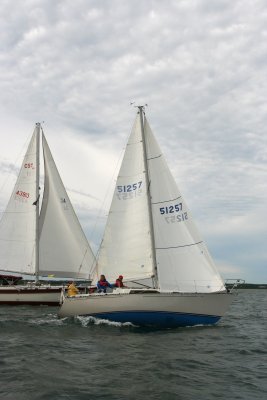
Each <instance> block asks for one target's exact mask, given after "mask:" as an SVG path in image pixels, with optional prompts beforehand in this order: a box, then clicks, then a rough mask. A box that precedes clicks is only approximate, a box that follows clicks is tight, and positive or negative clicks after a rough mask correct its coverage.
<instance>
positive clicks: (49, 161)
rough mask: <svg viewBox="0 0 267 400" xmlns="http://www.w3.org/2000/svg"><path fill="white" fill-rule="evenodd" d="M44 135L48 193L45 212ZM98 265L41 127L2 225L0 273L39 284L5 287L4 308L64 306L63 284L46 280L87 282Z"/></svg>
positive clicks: (0, 290) (0, 297) (0, 293)
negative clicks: (61, 302)
mask: <svg viewBox="0 0 267 400" xmlns="http://www.w3.org/2000/svg"><path fill="white" fill-rule="evenodd" d="M41 131H42V147H43V160H44V193H43V198H42V206H41V211H40V206H39V204H40V202H41V201H39V200H41V198H40V187H39V180H40V179H39V177H40V160H39V158H40V155H39V152H40V134H41ZM94 260H95V259H94V255H93V253H92V250H91V248H90V246H89V244H88V241H87V239H86V237H85V235H84V232H83V230H82V228H81V226H80V223H79V221H78V219H77V216H76V214H75V212H74V209H73V207H72V204H71V202H70V199H69V197H68V194H67V192H66V190H65V188H64V185H63V183H62V180H61V178H60V175H59V173H58V170H57V167H56V165H55V162H54V160H53V157H52V154H51V152H50V149H49V147H48V144H47V141H46V138H45V136H44V133H43V130H42V127H41V125H40V124H39V123H37V124H36V127H35V130H34V132H33V135H32V138H31V141H30V144H29V146H28V149H27V152H26V155H25V157H24V160H23V163H22V166H21V169H20V172H19V175H18V178H17V181H16V184H15V187H14V190H13V192H12V195H11V197H10V200H9V202H8V205H7V208H6V210H5V212H4V213H3V216H2V219H1V221H0V270H1V271H6V272H7V273H8V274H11V273H13V274H20V275H21V274H24V275H25V274H26V276H34V277H35V282H34V281H33V282H31V283H29V284H25V285H20V284H16V285H12V284H11V285H2V286H0V304H48V305H52V304H59V299H60V293H61V289H62V285H58V286H52V285H44V284H39V278H40V276H46V277H48V276H51V275H52V276H53V278H61V279H64V278H65V279H84V280H86V279H88V278H89V274H90V271H91V269H92V268H93V265H94ZM7 276H8V275H7ZM5 282H7V280H5ZM11 282H12V279H11Z"/></svg>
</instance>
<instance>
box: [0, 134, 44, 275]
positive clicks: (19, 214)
mask: <svg viewBox="0 0 267 400" xmlns="http://www.w3.org/2000/svg"><path fill="white" fill-rule="evenodd" d="M37 134H39V127H38V126H36V128H35V130H34V133H33V135H32V138H31V141H30V144H29V146H28V149H27V152H26V155H25V157H24V160H23V163H22V166H21V169H20V172H19V176H18V178H17V181H16V184H15V187H14V190H13V192H12V195H11V197H10V200H9V202H8V205H7V208H6V210H5V212H4V214H3V216H2V219H1V221H0V270H4V271H12V272H18V273H26V274H34V273H35V254H34V252H35V227H36V221H35V212H36V205H34V203H35V202H36V200H37V199H36V185H37V183H36V180H37V152H38V151H39V149H37Z"/></svg>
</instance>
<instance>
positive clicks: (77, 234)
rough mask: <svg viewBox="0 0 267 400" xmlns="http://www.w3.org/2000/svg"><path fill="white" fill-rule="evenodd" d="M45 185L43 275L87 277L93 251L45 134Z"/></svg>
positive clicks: (42, 212)
mask: <svg viewBox="0 0 267 400" xmlns="http://www.w3.org/2000/svg"><path fill="white" fill-rule="evenodd" d="M42 143H43V153H44V164H45V189H44V196H43V202H42V208H41V213H40V265H39V273H40V274H41V275H49V274H53V275H55V276H57V277H70V278H76V279H78V278H80V279H81V278H88V277H89V274H90V272H91V270H92V268H93V266H94V255H93V253H92V250H91V248H90V246H89V244H88V241H87V239H86V237H85V235H84V232H83V230H82V228H81V225H80V223H79V221H78V219H77V216H76V214H75V212H74V209H73V207H72V204H71V202H70V199H69V197H68V195H67V192H66V190H65V187H64V185H63V183H62V180H61V178H60V175H59V173H58V170H57V167H56V164H55V162H54V160H53V157H52V154H51V152H50V149H49V147H48V144H47V141H46V139H45V136H44V134H42Z"/></svg>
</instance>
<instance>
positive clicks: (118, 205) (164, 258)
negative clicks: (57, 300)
mask: <svg viewBox="0 0 267 400" xmlns="http://www.w3.org/2000/svg"><path fill="white" fill-rule="evenodd" d="M138 108H139V112H138V115H137V118H136V120H135V123H134V127H133V130H132V133H131V135H130V138H129V141H128V143H127V147H126V150H125V154H124V158H123V161H122V165H121V168H120V171H119V176H118V179H117V183H116V187H115V191H114V195H113V200H112V203H111V207H110V212H109V216H108V220H107V225H106V229H105V233H104V238H103V241H102V245H101V248H100V252H99V259H98V263H97V268H96V270H95V281H96V280H97V279H98V278H97V277H98V276H99V274H105V275H106V276H107V279H108V280H109V281H111V282H112V281H115V279H116V278H117V276H118V275H119V274H122V275H123V276H124V280H125V281H128V282H135V286H136V282H138V283H139V284H140V283H142V282H143V283H144V280H145V282H146V284H147V282H150V288H148V289H142V286H139V288H138V289H133V288H127V289H116V290H114V291H113V293H112V294H108V295H107V296H104V299H103V298H100V297H103V296H99V295H97V294H95V295H89V296H88V298H86V297H83V298H82V299H81V298H79V299H78V298H76V299H69V298H65V299H64V302H63V304H62V306H61V309H60V315H62V316H66V315H76V314H82V315H86V314H87V315H94V316H98V317H103V318H107V319H111V320H115V321H121V322H124V321H130V322H133V323H137V324H149V325H160V326H180V325H194V324H199V323H203V324H205V323H215V322H217V321H218V320H219V319H220V318H221V316H222V315H224V313H225V312H226V310H227V308H228V306H229V304H230V303H231V301H232V298H233V297H232V295H231V294H230V293H227V291H226V289H225V286H224V282H223V280H222V278H221V276H220V274H219V272H218V270H217V268H216V266H215V264H214V262H213V260H212V258H211V256H210V254H209V252H208V250H207V247H206V245H205V244H204V242H203V240H202V238H201V236H200V234H199V232H198V230H197V229H196V227H195V224H194V222H193V219H192V216H191V214H190V211H189V210H188V207H187V205H186V203H185V201H184V199H183V197H182V195H181V193H180V191H179V189H178V187H177V185H176V183H175V181H174V179H173V177H172V175H171V172H170V170H169V168H168V166H167V164H166V161H165V159H164V156H163V155H162V152H161V150H160V148H159V146H158V144H157V142H156V139H155V137H154V135H153V133H152V131H151V129H150V126H149V124H148V121H147V119H146V117H145V114H144V109H143V107H141V106H140V107H138ZM128 286H130V284H129V283H128ZM131 286H132V285H131Z"/></svg>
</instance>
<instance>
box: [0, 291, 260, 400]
mask: <svg viewBox="0 0 267 400" xmlns="http://www.w3.org/2000/svg"><path fill="white" fill-rule="evenodd" d="M0 332H1V335H0V371H1V374H0V399H1V400H37V399H38V400H39V399H40V400H46V399H47V400H48V399H49V400H58V399H59V400H65V399H66V400H84V399H109V400H113V399H116V400H120V399H123V400H124V399H127V400H136V399H145V400H150V399H151V400H152V399H153V400H154V399H155V400H157V399H160V400H165V399H166V400H177V399H178V400H179V399H181V400H187V399H188V400H195V399H197V400H202V399H203V400H210V399H230V400H233V399H242V400H245V399H248V400H251V399H253V400H257V399H260V400H263V399H266V398H267V291H266V290H240V292H239V295H238V296H237V298H236V299H235V301H234V303H233V304H232V306H231V309H230V311H229V312H228V314H227V316H226V317H225V318H224V319H223V320H222V321H221V322H220V323H219V324H218V325H216V326H206V327H202V326H198V327H190V328H177V329H171V330H144V328H138V327H133V326H131V325H130V324H118V323H108V322H103V321H100V320H93V319H90V318H76V319H71V318H70V319H68V318H67V319H64V320H59V319H58V318H57V307H53V308H51V307H26V306H25V307H8V306H6V307H5V306H1V307H0Z"/></svg>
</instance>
